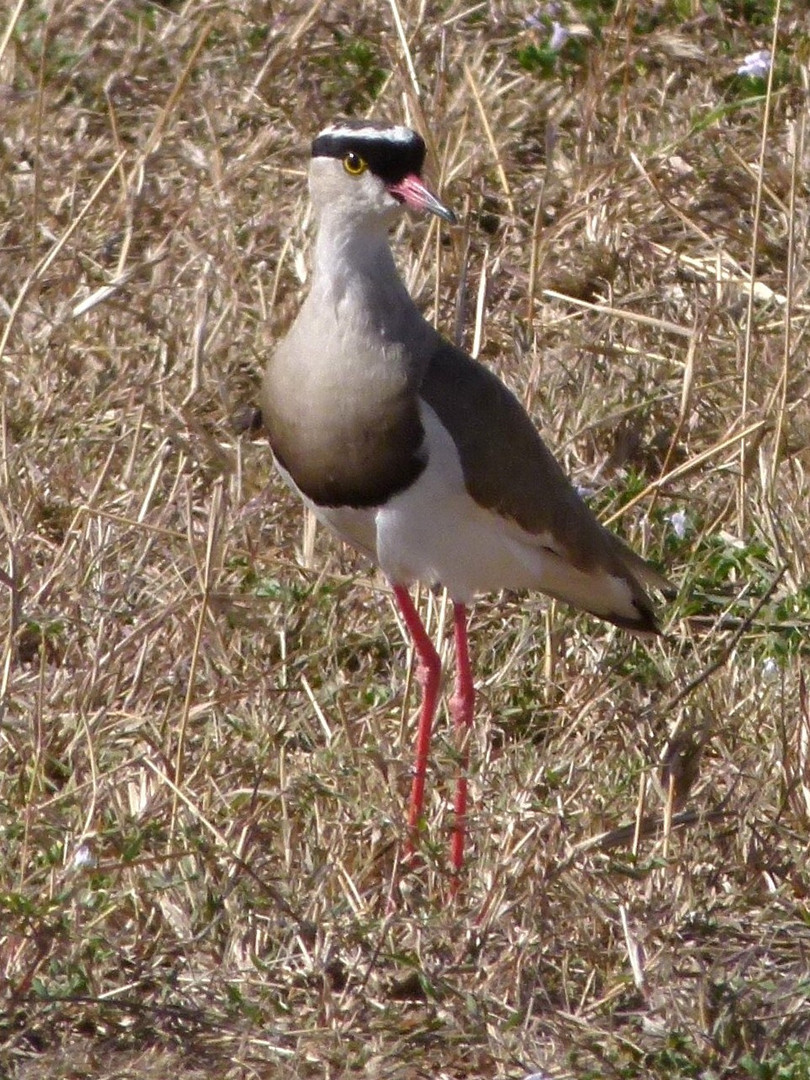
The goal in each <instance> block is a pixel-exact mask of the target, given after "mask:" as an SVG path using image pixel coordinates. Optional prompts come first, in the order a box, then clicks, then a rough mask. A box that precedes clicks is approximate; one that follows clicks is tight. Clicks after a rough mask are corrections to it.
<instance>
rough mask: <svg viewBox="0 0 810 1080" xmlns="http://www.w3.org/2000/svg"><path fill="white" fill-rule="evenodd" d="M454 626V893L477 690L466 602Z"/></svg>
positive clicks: (464, 820) (461, 852)
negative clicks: (457, 765)
mask: <svg viewBox="0 0 810 1080" xmlns="http://www.w3.org/2000/svg"><path fill="white" fill-rule="evenodd" d="M453 626H454V630H455V638H456V689H455V693H454V694H453V697H452V698H451V699H450V713H451V715H452V717H453V722H454V724H455V729H456V741H457V743H458V746H459V749H460V753H461V772H460V773H459V777H458V781H457V782H456V800H455V823H454V825H453V838H452V841H451V846H450V863H451V866H452V868H453V884H452V892H453V895H454V896H455V894H456V891H457V890H458V882H459V872H460V870H461V868H462V866H463V865H464V837H465V834H466V831H467V767H468V765H469V762H470V730H471V728H472V722H473V709H474V706H475V689H474V688H473V680H472V672H471V671H470V650H469V647H468V643H467V609H466V608H465V606H464V604H454V605H453Z"/></svg>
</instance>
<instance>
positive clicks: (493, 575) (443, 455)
mask: <svg viewBox="0 0 810 1080" xmlns="http://www.w3.org/2000/svg"><path fill="white" fill-rule="evenodd" d="M420 414H421V420H422V425H423V427H424V430H425V449H426V450H427V454H428V464H427V466H426V467H425V470H424V472H422V474H421V475H420V476H419V478H418V479H417V480H416V482H415V483H414V484H412V485H411V486H410V487H409V488H407V489H406V490H405V491H403V492H401V493H400V494H399V495H395V496H394V497H393V498H392V499H391V500H390V501H389V502H388V503H386V504H385V505H384V506H382V507H371V508H369V509H354V508H352V507H322V506H316V505H314V504H313V503H312V502H311V501H310V500H307V499H305V500H304V501H305V502H307V504H308V505H309V506H310V507H311V508H312V510H313V511H314V513H315V514H316V516H317V517H318V518H319V519H320V520H321V521H322V522H323V523H324V524H325V525H327V526H328V527H329V528H330V529H331V530H332V531H333V532H335V533H337V535H338V536H340V537H341V538H342V539H343V540H345V541H347V542H348V543H350V544H352V545H353V546H354V547H356V548H359V549H360V550H361V551H363V552H365V553H366V554H367V555H369V556H370V557H371V558H372V559H374V561H375V562H378V563H379V565H380V567H381V568H382V570H383V572H384V573H385V575H386V576H387V577H388V579H389V580H390V581H392V582H393V583H394V584H397V585H410V584H412V583H413V582H415V581H421V582H424V583H426V584H437V583H438V584H441V585H444V586H445V588H446V589H447V591H448V592H449V593H450V596H451V597H452V599H453V600H455V601H457V602H459V603H469V601H470V600H472V598H473V597H474V596H475V595H476V594H478V593H486V592H497V591H498V590H499V589H539V590H540V591H541V592H545V593H547V594H548V595H550V596H555V597H557V598H558V599H561V600H565V601H566V602H568V603H571V604H573V605H574V606H576V607H580V608H584V609H585V610H588V611H592V612H595V613H596V614H600V613H601V614H605V615H610V614H613V615H623V616H625V617H627V618H631V619H634V618H638V610H637V609H636V607H635V606H634V604H633V602H632V595H631V593H630V589H629V588H628V586H627V583H626V582H625V581H623V580H622V579H621V578H618V577H615V576H614V575H612V574H608V573H606V572H605V571H603V570H601V569H599V568H596V569H595V570H594V572H593V573H584V572H582V571H580V570H578V569H577V568H576V567H574V566H573V565H572V564H571V563H570V562H569V561H568V560H567V559H566V557H565V552H564V550H562V549H560V547H559V544H558V543H557V541H556V540H555V539H554V538H553V537H551V536H548V535H545V534H537V535H536V534H532V533H529V532H527V531H526V530H525V529H522V528H521V527H520V526H519V525H518V524H516V523H515V522H514V521H509V520H507V519H505V518H502V517H500V516H499V515H498V514H496V513H493V512H492V511H491V510H486V509H484V508H483V507H481V506H479V505H478V503H476V502H475V500H474V499H473V498H472V497H471V496H470V495H469V493H468V492H467V489H466V487H465V484H464V474H463V472H462V468H461V460H460V458H459V455H458V451H457V450H456V446H455V443H454V442H453V439H452V437H451V435H450V433H449V431H448V430H447V429H446V428H445V427H444V425H443V424H442V423H441V421H440V420H439V418H438V416H437V415H436V413H435V412H434V410H433V409H431V408H430V406H429V405H426V404H425V403H424V402H421V404H420ZM282 474H283V475H284V477H285V479H286V480H287V482H288V483H290V484H291V486H293V487H295V485H294V484H292V482H291V480H290V478H289V476H287V475H286V473H284V472H283V470H282ZM555 549H556V551H555ZM556 552H559V554H558V553H556Z"/></svg>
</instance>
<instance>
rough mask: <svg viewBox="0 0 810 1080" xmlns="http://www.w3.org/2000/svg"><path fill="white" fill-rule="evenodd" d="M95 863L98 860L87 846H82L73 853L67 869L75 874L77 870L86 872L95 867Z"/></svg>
mask: <svg viewBox="0 0 810 1080" xmlns="http://www.w3.org/2000/svg"><path fill="white" fill-rule="evenodd" d="M97 863H98V859H97V858H96V857H95V855H94V854H93V852H92V851H91V850H90V847H89V846H88V845H87V844H82V845H81V846H80V847H77V848H76V850H75V851H74V852H73V858H72V859H71V860H70V864H69V866H68V869H69V870H70V871H71V872H72V873H74V874H75V873H78V871H79V870H88V869H90V867H93V866H96V865H97Z"/></svg>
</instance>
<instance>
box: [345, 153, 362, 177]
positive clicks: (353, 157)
mask: <svg viewBox="0 0 810 1080" xmlns="http://www.w3.org/2000/svg"><path fill="white" fill-rule="evenodd" d="M343 168H344V169H345V170H346V172H347V173H348V174H349V176H360V175H361V173H364V172H365V171H366V169H367V168H368V163H367V162H366V161H364V160H363V158H361V157H360V155H359V154H355V152H354V151H353V150H350V151H349V152H348V154H347V155H346V156H345V157H344V159H343Z"/></svg>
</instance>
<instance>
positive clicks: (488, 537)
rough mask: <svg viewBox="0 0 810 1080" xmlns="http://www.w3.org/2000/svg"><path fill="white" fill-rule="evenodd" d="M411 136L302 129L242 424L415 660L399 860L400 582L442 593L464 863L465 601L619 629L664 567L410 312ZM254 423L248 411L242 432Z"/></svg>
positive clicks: (351, 128)
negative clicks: (272, 314) (370, 586)
mask: <svg viewBox="0 0 810 1080" xmlns="http://www.w3.org/2000/svg"><path fill="white" fill-rule="evenodd" d="M425 156H426V144H425V141H424V139H423V138H422V136H421V135H420V134H419V133H418V132H416V131H414V130H412V129H411V128H409V127H406V126H403V125H401V124H396V123H384V122H378V121H370V120H357V119H348V120H337V121H335V122H333V123H331V124H330V125H329V126H327V127H326V128H324V129H323V130H322V131H320V133H319V134H318V135H317V136H316V137H315V138H314V140H313V141H312V145H311V156H310V161H309V173H308V178H309V192H310V199H311V204H312V208H313V211H314V215H315V217H316V219H317V230H316V237H315V243H314V254H313V264H312V274H311V284H310V288H309V292H308V294H307V296H306V298H305V299H304V301H303V303H302V305H301V307H300V309H299V312H298V314H297V316H296V318H295V320H294V322H293V323H292V326H291V327H290V329H289V331H288V332H287V334H286V336H285V337H284V338H283V340H282V341H281V342H280V343H279V344H278V345H277V347H276V348H275V350H274V351H273V352H272V354H271V356H270V358H269V361H268V363H267V366H266V369H265V372H264V378H263V382H262V388H261V396H260V407H259V408H260V412H259V416H260V420H261V423H262V426H263V429H264V431H265V433H266V435H267V438H268V441H269V444H270V448H271V450H272V453H273V457H274V459H275V463H276V466H277V468H278V470H279V471H280V473H281V475H282V476H283V478H284V479H285V480H286V482H287V483H288V485H289V486H290V487H291V488H292V489H293V490H294V491H295V492H297V493H298V495H299V496H300V498H301V499H302V500H303V501H304V503H305V504H306V505H307V506H308V507H309V508H310V509H311V510H312V511H313V512H314V514H315V516H316V517H317V518H318V520H319V521H321V522H322V523H324V524H325V525H326V526H327V527H328V528H329V529H330V530H331V531H332V532H333V533H334V534H336V535H337V536H338V537H339V538H340V539H342V540H344V541H346V542H347V543H348V544H350V545H352V546H353V547H354V548H356V549H358V550H359V551H360V552H362V553H364V554H365V555H366V556H368V557H369V558H370V559H371V560H372V561H373V562H374V563H376V564H377V565H378V566H379V567H380V569H381V570H382V572H383V574H384V575H385V576H386V578H387V579H388V581H389V583H390V585H391V587H392V590H393V594H394V597H395V599H396V602H397V605H398V607H399V610H400V612H401V615H402V619H403V622H404V625H405V627H406V629H407V631H408V633H409V635H410V637H411V639H412V643H413V647H414V650H415V653H416V656H417V675H418V681H419V682H420V684H421V704H420V709H419V718H418V723H417V732H416V746H415V760H414V766H413V773H412V779H411V792H410V799H409V804H408V814H407V830H406V836H405V843H404V858H405V860H406V861H407V860H408V859H411V858H412V859H413V861H414V862H415V861H416V858H415V847H416V844H417V840H418V834H419V830H420V828H421V825H422V820H423V813H424V799H425V784H426V776H427V771H428V761H429V754H430V743H431V734H432V732H433V725H434V719H435V714H436V711H437V706H438V701H439V695H440V689H441V687H440V682H441V660H440V656H439V652H438V650H437V648H436V646H435V645H434V643H433V642H432V641H431V639H430V636H429V634H428V632H427V630H426V628H425V625H424V623H423V622H422V619H421V618H420V616H419V613H418V610H417V607H416V605H415V604H414V601H413V599H412V598H411V594H410V589H411V587H412V586H413V585H415V584H424V585H426V586H428V587H436V586H441V587H443V588H445V589H446V590H447V593H448V595H449V598H450V600H451V601H452V611H453V636H454V645H455V684H454V692H453V694H452V696H451V697H450V700H449V703H448V705H449V712H450V714H451V717H452V720H453V723H454V727H455V730H456V732H457V736H458V740H459V746H460V755H459V756H460V763H459V775H458V777H457V781H456V789H455V798H454V815H453V826H452V836H451V845H450V873H451V879H452V882H453V888H454V890H455V889H456V888H457V887H458V882H459V880H460V875H461V872H462V869H463V866H464V847H465V837H466V833H467V829H468V804H467V800H468V791H467V773H468V768H469V746H468V743H469V735H470V730H471V725H472V722H473V716H474V704H475V690H474V680H473V669H472V663H471V660H470V649H469V641H468V631H467V626H468V610H469V606H470V605H471V603H472V602H473V600H474V599H475V597H476V596H478V595H480V594H482V593H491V592H498V591H500V590H505V589H508V590H538V591H539V592H541V593H544V594H546V595H547V596H549V597H552V598H554V599H556V600H559V601H563V602H565V603H567V604H569V605H571V606H572V607H574V608H577V609H581V610H584V611H586V612H590V613H591V614H592V615H595V616H598V617H599V618H601V619H604V620H606V621H607V622H610V623H614V624H615V625H616V626H619V627H623V628H625V629H627V630H630V631H633V632H636V633H639V634H648V635H651V634H656V633H657V632H658V624H657V621H656V615H655V611H654V608H653V604H652V602H651V600H650V597H649V595H648V590H649V589H655V590H657V591H660V592H662V593H664V594H665V595H669V594H670V593H671V590H670V585H669V582H668V581H667V579H666V578H665V577H664V576H663V575H662V574H661V573H659V572H658V571H657V570H656V569H655V568H654V567H652V566H651V565H650V564H649V563H648V562H646V561H645V560H644V559H642V558H641V557H640V556H639V555H637V554H636V553H635V552H633V551H632V550H631V549H630V548H629V547H628V546H627V545H626V544H625V543H624V542H623V541H622V540H621V539H619V537H617V536H616V535H615V534H613V533H611V532H610V531H609V530H608V529H606V528H605V527H604V526H603V525H601V524H600V523H599V521H598V520H597V519H596V517H595V516H594V514H593V513H592V511H591V510H590V509H589V507H588V506H587V505H586V503H585V502H584V501H583V499H582V498H581V496H580V495H579V493H578V492H577V491H576V489H575V488H574V486H573V485H572V484H571V482H570V481H569V480H568V478H567V477H566V475H565V473H564V471H563V469H562V468H561V466H560V465H559V464H558V462H557V460H556V459H555V458H554V456H553V455H552V453H551V452H550V451H549V449H548V448H547V446H546V445H545V443H544V442H543V440H542V438H541V436H540V434H539V432H538V431H537V429H536V427H535V425H534V423H533V422H532V420H531V418H530V417H529V415H528V413H527V412H526V410H525V409H524V407H523V406H522V404H521V403H520V402H519V401H518V399H517V397H516V396H515V395H514V394H513V393H512V392H511V390H509V389H508V388H507V386H506V385H505V384H504V383H503V382H502V381H501V379H500V378H499V377H498V376H497V375H496V374H495V373H494V372H493V371H491V370H490V369H489V368H487V367H485V366H484V365H483V364H481V363H480V362H478V361H477V360H474V359H473V358H472V357H471V356H469V355H468V354H467V353H466V352H465V351H464V350H463V349H461V348H459V347H457V346H456V345H453V344H451V342H450V341H448V340H447V339H446V338H445V337H443V336H442V335H441V334H440V332H439V331H438V330H436V329H435V328H434V326H433V325H431V323H429V322H428V321H427V320H426V319H425V318H424V317H423V316H422V314H421V312H420V311H419V308H418V307H417V305H416V303H415V302H414V300H413V299H412V297H411V296H410V294H409V293H408V290H407V288H406V286H405V284H404V283H403V281H402V278H401V277H400V275H399V273H398V271H397V268H396V264H395V260H394V255H393V252H392V249H391V243H390V237H389V234H390V232H391V229H392V227H393V226H395V225H396V224H397V222H398V221H399V219H400V217H401V216H402V214H403V211H404V210H406V209H411V210H414V211H421V212H423V213H427V214H431V215H435V216H437V217H438V218H439V219H442V220H443V221H445V222H446V223H448V224H449V225H454V224H455V223H456V220H457V219H456V215H455V214H454V212H453V211H452V210H451V209H450V208H449V207H448V206H446V205H445V204H444V203H443V202H441V201H440V200H439V198H438V197H437V195H436V194H435V193H434V192H433V191H432V190H431V189H430V187H429V186H428V185H427V183H426V182H425V180H424V179H423V175H422V174H423V168H424V163H425ZM257 423H258V420H257V417H256V415H255V414H254V415H253V416H252V417H251V419H250V424H251V426H256V424H257Z"/></svg>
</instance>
